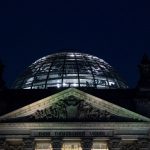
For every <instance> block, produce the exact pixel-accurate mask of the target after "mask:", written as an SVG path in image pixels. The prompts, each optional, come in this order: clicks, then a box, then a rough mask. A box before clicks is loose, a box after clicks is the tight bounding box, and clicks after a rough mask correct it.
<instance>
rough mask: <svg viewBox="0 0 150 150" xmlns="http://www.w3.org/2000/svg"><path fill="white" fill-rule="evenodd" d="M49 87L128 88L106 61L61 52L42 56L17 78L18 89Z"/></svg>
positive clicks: (84, 55)
mask: <svg viewBox="0 0 150 150" xmlns="http://www.w3.org/2000/svg"><path fill="white" fill-rule="evenodd" d="M50 87H58V88H60V87H93V88H97V89H103V88H104V89H108V88H112V89H113V88H114V89H115V88H127V87H128V86H127V85H126V84H125V82H124V81H123V80H122V79H121V78H120V77H119V76H118V74H117V73H116V71H115V70H114V69H113V68H112V67H111V66H110V65H109V64H108V63H106V62H105V61H104V60H102V59H100V58H98V57H95V56H92V55H89V54H84V53H76V52H62V53H56V54H52V55H48V56H46V57H43V58H41V59H39V60H37V61H36V62H34V63H33V64H32V65H31V66H29V67H28V68H27V69H26V71H25V72H24V73H23V74H22V75H21V76H20V77H19V78H18V79H17V80H16V82H15V84H14V86H13V88H15V89H47V88H50Z"/></svg>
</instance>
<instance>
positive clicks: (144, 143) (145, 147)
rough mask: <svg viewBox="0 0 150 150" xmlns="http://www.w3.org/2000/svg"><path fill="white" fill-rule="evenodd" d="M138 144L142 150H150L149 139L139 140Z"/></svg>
mask: <svg viewBox="0 0 150 150" xmlns="http://www.w3.org/2000/svg"><path fill="white" fill-rule="evenodd" d="M137 143H138V147H139V149H140V150H149V149H150V139H148V138H139V139H138V141H137Z"/></svg>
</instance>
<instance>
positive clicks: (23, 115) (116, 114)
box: [0, 88, 150, 122]
mask: <svg viewBox="0 0 150 150" xmlns="http://www.w3.org/2000/svg"><path fill="white" fill-rule="evenodd" d="M0 121H1V122H9V121H12V122H13V121H18V122H19V121H22V122H30V121H32V122H33V121H35V122H36V121H37V122H38V121H104V122H105V121H106V122H107V121H111V122H113V121H114V122H116V121H117V122H121V121H130V122H139V121H148V122H149V121H150V119H149V118H147V117H145V116H142V115H140V114H137V113H135V112H132V111H130V110H127V109H125V108H123V107H120V106H118V105H115V104H113V103H110V102H108V101H106V100H103V99H101V98H98V97H95V96H93V95H90V94H88V93H85V92H83V91H80V90H78V89H74V88H69V89H67V90H64V91H62V92H59V93H56V94H54V95H51V96H49V97H46V98H44V99H42V100H39V101H37V102H34V103H32V104H29V105H27V106H24V107H22V108H20V109H17V110H15V111H13V112H10V113H8V114H5V115H3V116H0Z"/></svg>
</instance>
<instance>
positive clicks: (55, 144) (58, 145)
mask: <svg viewBox="0 0 150 150" xmlns="http://www.w3.org/2000/svg"><path fill="white" fill-rule="evenodd" d="M51 144H52V148H53V150H61V149H62V145H63V141H62V138H57V137H54V138H52V139H51Z"/></svg>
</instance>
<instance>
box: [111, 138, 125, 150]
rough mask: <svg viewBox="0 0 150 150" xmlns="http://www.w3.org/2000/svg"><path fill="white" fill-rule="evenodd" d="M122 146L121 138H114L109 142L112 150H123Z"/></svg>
mask: <svg viewBox="0 0 150 150" xmlns="http://www.w3.org/2000/svg"><path fill="white" fill-rule="evenodd" d="M121 146H122V141H121V138H112V139H110V140H109V141H108V147H109V149H110V150H121Z"/></svg>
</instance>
